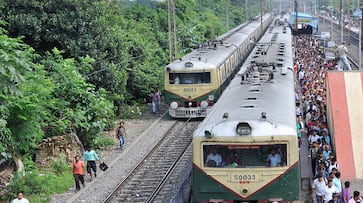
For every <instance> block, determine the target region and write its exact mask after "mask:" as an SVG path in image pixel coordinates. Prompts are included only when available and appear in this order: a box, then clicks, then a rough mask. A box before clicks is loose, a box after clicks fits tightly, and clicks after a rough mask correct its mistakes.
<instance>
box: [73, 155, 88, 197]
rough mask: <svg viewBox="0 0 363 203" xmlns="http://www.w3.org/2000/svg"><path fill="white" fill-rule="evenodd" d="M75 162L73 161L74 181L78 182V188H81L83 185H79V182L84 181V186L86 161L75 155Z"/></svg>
mask: <svg viewBox="0 0 363 203" xmlns="http://www.w3.org/2000/svg"><path fill="white" fill-rule="evenodd" d="M74 160H75V161H74V162H73V176H74V181H75V182H76V190H77V191H78V190H80V189H81V187H80V185H79V182H81V183H82V185H83V187H85V186H84V163H83V161H80V160H79V156H78V155H77V156H75V157H74Z"/></svg>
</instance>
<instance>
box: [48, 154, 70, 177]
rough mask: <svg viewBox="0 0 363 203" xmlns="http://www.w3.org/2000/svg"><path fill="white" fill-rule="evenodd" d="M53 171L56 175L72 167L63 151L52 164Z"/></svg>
mask: <svg viewBox="0 0 363 203" xmlns="http://www.w3.org/2000/svg"><path fill="white" fill-rule="evenodd" d="M51 168H52V172H53V173H55V174H56V175H60V174H62V173H64V172H66V171H67V169H69V168H70V166H69V164H68V162H67V159H66V155H65V154H63V153H61V154H60V155H59V157H58V159H57V160H55V161H53V162H52V164H51Z"/></svg>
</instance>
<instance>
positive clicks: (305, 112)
mask: <svg viewBox="0 0 363 203" xmlns="http://www.w3.org/2000/svg"><path fill="white" fill-rule="evenodd" d="M337 67H338V66H337V62H336V61H329V60H326V59H325V57H324V51H323V50H322V49H321V48H320V47H319V41H318V40H316V39H314V37H313V36H312V35H300V36H296V38H295V65H294V71H295V74H296V78H297V83H298V84H296V87H297V88H296V116H297V131H298V138H299V147H300V146H301V140H302V139H301V138H302V136H307V138H308V139H307V140H308V146H309V148H310V150H311V152H312V172H313V176H314V180H313V183H312V197H315V198H316V202H317V203H323V202H324V203H330V202H333V203H335V202H341V203H355V202H361V201H362V200H361V198H360V193H359V191H354V192H353V194H350V191H349V187H350V182H349V181H346V182H344V184H342V181H341V179H340V176H341V173H340V171H339V164H338V163H339V162H338V160H337V157H336V154H335V153H334V149H333V148H332V143H331V138H330V132H329V128H328V126H327V110H326V102H327V101H326V83H325V77H326V74H327V71H328V70H332V69H336V68H337Z"/></svg>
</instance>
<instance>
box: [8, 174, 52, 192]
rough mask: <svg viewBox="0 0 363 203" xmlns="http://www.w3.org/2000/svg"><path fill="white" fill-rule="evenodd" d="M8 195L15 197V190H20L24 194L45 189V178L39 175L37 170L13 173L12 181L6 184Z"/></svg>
mask: <svg viewBox="0 0 363 203" xmlns="http://www.w3.org/2000/svg"><path fill="white" fill-rule="evenodd" d="M8 189H9V191H10V194H9V197H11V198H15V195H16V192H17V191H19V190H22V191H23V192H24V193H25V194H39V193H45V192H46V191H47V180H46V179H44V178H42V177H41V176H39V172H38V171H37V170H34V171H28V172H26V173H24V174H22V173H15V175H14V178H13V180H12V182H11V183H10V184H9V185H8Z"/></svg>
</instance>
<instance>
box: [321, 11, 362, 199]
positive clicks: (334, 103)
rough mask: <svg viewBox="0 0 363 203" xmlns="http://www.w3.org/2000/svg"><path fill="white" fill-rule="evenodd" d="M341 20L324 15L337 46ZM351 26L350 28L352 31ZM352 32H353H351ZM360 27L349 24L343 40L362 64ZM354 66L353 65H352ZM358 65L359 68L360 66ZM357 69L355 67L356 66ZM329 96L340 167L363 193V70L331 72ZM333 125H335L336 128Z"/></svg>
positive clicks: (325, 28) (326, 28)
mask: <svg viewBox="0 0 363 203" xmlns="http://www.w3.org/2000/svg"><path fill="white" fill-rule="evenodd" d="M340 28H341V27H340V25H339V24H338V22H336V21H333V26H332V22H331V19H330V18H325V17H324V18H323V17H320V19H319V30H320V31H330V32H331V37H332V40H334V41H335V42H336V44H337V45H339V44H340V42H341V30H340ZM348 29H349V30H348ZM348 31H349V33H348ZM357 36H359V27H349V26H345V27H344V31H343V40H344V41H346V42H347V45H348V46H347V48H348V56H349V57H350V59H351V60H352V61H353V62H355V64H356V65H357V64H358V65H359V60H360V59H361V58H362V56H363V51H361V54H362V55H361V57H360V56H359V39H358V38H357ZM352 67H353V66H352ZM357 68H358V67H357ZM353 70H354V69H353ZM360 70H362V68H360ZM327 83H328V93H327V94H329V95H327V96H328V98H329V100H331V102H329V104H328V105H330V106H331V107H328V108H331V109H330V110H331V111H332V112H331V114H332V121H331V122H332V123H331V124H330V126H332V127H333V128H334V129H331V130H332V131H335V133H334V135H333V139H334V140H335V146H334V147H335V149H336V153H337V157H338V162H339V168H340V169H339V170H340V171H341V172H342V182H343V183H344V181H346V180H349V181H350V182H351V184H350V191H351V193H352V192H353V191H359V192H360V193H361V195H362V193H363V158H362V156H361V155H362V154H363V148H362V147H361V144H362V143H363V134H362V133H361V128H360V127H361V126H362V124H363V106H362V103H363V93H362V92H363V73H362V72H361V71H358V72H357V71H353V72H347V71H344V72H330V73H328V81H327ZM332 127H331V128H332Z"/></svg>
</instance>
